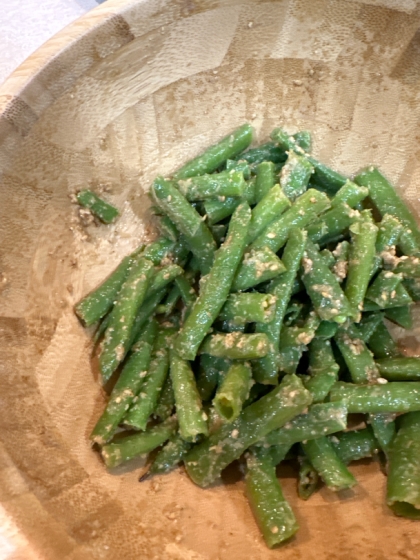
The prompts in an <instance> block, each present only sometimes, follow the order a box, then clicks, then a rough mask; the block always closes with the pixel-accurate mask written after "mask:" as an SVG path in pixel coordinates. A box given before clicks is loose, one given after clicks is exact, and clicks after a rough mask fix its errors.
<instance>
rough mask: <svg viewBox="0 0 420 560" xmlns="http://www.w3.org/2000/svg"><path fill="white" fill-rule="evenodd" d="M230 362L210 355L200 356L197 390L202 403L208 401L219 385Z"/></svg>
mask: <svg viewBox="0 0 420 560" xmlns="http://www.w3.org/2000/svg"><path fill="white" fill-rule="evenodd" d="M230 365H231V362H230V360H226V359H224V358H216V357H215V356H210V354H201V356H200V370H199V372H198V375H197V389H198V392H199V394H200V398H201V400H202V401H203V402H206V401H209V400H210V399H211V398H212V397H213V395H214V393H215V391H216V388H217V386H218V385H219V383H221V381H222V380H223V378H224V376H225V374H226V373H227V371H228V369H229V368H230Z"/></svg>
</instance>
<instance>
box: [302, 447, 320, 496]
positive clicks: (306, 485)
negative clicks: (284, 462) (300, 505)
mask: <svg viewBox="0 0 420 560" xmlns="http://www.w3.org/2000/svg"><path fill="white" fill-rule="evenodd" d="M298 459H299V475H298V484H297V490H298V495H299V498H301V499H302V500H309V498H310V497H311V496H312V494H313V493H314V492H315V491H316V489H317V488H318V486H319V476H318V473H317V472H316V470H315V469H314V468H313V466H312V464H311V462H310V461H309V459H308V458H307V457H305V456H303V455H301V456H300V457H299V458H298Z"/></svg>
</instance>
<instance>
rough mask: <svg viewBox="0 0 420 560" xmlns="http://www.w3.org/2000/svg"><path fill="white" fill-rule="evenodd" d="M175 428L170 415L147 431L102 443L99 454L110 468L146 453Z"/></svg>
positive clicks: (169, 435) (168, 435)
mask: <svg viewBox="0 0 420 560" xmlns="http://www.w3.org/2000/svg"><path fill="white" fill-rule="evenodd" d="M176 428H177V422H176V419H175V418H173V417H171V418H168V420H166V421H165V422H163V424H158V425H157V426H155V427H153V428H151V429H150V430H148V431H147V432H140V433H138V434H135V435H132V436H125V437H123V438H121V439H118V440H116V441H115V442H111V443H108V444H107V445H104V446H103V447H102V450H101V455H102V458H103V460H104V463H105V465H106V466H107V467H108V468H109V469H111V468H113V467H118V465H121V464H122V463H125V462H126V461H130V460H131V459H134V458H135V457H139V456H141V455H146V454H147V453H149V452H150V451H153V449H156V448H157V447H159V446H160V445H162V443H165V441H167V440H168V439H169V438H170V437H171V436H172V435H173V434H174V433H175V431H176Z"/></svg>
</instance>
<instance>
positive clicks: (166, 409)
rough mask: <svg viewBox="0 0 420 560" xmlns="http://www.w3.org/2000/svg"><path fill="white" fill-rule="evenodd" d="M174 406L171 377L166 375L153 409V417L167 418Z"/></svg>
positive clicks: (163, 419)
mask: <svg viewBox="0 0 420 560" xmlns="http://www.w3.org/2000/svg"><path fill="white" fill-rule="evenodd" d="M174 408H175V395H174V390H173V388H172V381H171V378H170V377H169V376H168V377H167V378H166V381H165V383H164V385H163V388H162V391H161V393H160V395H159V401H158V404H157V406H156V410H155V414H154V415H155V417H156V418H160V419H161V420H162V421H165V420H166V419H167V418H169V417H170V416H171V415H172V413H173V411H174Z"/></svg>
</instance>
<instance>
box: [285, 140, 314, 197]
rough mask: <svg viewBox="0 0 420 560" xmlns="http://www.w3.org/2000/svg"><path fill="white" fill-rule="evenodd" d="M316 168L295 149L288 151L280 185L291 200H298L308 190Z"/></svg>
mask: <svg viewBox="0 0 420 560" xmlns="http://www.w3.org/2000/svg"><path fill="white" fill-rule="evenodd" d="M313 171H314V168H313V167H312V165H311V164H310V163H309V161H308V160H307V159H306V158H305V157H303V156H300V155H298V154H296V153H295V152H293V151H290V152H288V157H287V160H286V163H285V164H284V166H283V168H282V170H281V172H280V186H281V188H282V189H283V192H284V194H285V195H286V196H287V197H288V198H289V199H290V200H296V198H297V197H299V196H301V195H302V194H303V193H304V192H306V190H307V188H308V183H309V179H310V178H311V176H312V173H313Z"/></svg>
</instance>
